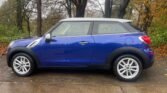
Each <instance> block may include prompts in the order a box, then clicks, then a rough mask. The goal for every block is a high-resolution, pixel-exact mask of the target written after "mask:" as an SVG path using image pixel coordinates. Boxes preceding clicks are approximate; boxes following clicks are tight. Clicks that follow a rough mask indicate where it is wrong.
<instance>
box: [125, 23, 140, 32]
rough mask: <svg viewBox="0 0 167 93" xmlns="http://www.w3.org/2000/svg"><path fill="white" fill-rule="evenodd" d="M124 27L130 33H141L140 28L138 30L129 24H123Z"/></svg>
mask: <svg viewBox="0 0 167 93" xmlns="http://www.w3.org/2000/svg"><path fill="white" fill-rule="evenodd" d="M124 25H125V26H126V28H127V29H128V30H129V31H130V32H138V31H141V29H140V28H138V27H137V26H134V25H133V24H132V23H131V22H128V23H124Z"/></svg>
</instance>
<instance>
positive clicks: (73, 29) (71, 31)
mask: <svg viewBox="0 0 167 93" xmlns="http://www.w3.org/2000/svg"><path fill="white" fill-rule="evenodd" d="M89 28H90V22H63V23H61V24H60V25H59V26H58V27H56V28H55V29H54V30H53V31H52V36H79V35H87V34H88V32H89Z"/></svg>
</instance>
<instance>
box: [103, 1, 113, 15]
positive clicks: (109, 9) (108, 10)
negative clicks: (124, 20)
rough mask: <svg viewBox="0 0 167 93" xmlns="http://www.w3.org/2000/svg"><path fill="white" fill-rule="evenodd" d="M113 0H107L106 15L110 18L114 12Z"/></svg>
mask: <svg viewBox="0 0 167 93" xmlns="http://www.w3.org/2000/svg"><path fill="white" fill-rule="evenodd" d="M112 4H113V0H105V15H104V17H107V18H110V17H111V14H112Z"/></svg>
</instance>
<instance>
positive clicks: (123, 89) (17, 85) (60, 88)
mask: <svg viewBox="0 0 167 93" xmlns="http://www.w3.org/2000/svg"><path fill="white" fill-rule="evenodd" d="M0 93H167V59H165V60H161V61H156V62H155V64H154V65H153V67H151V68H150V69H147V70H145V71H144V72H143V73H142V75H141V77H140V78H139V80H138V81H136V82H122V81H119V80H117V79H116V78H115V77H114V76H113V75H112V73H110V72H109V71H102V70H94V71H93V70H70V69H66V70H65V69H50V70H39V71H37V72H36V73H35V74H34V75H32V76H31V77H18V76H16V75H15V74H14V73H13V72H12V71H11V69H10V68H8V67H7V65H6V60H5V57H4V56H3V57H0Z"/></svg>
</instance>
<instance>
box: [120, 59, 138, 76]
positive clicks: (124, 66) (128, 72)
mask: <svg viewBox="0 0 167 93" xmlns="http://www.w3.org/2000/svg"><path fill="white" fill-rule="evenodd" d="M139 69H140V68H139V64H138V62H137V61H136V60H135V59H133V58H122V59H121V60H120V61H119V62H118V65H117V72H118V74H119V75H120V76H121V77H123V78H125V79H132V78H135V77H136V76H137V75H138V73H139Z"/></svg>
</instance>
